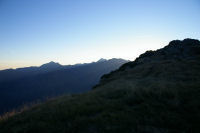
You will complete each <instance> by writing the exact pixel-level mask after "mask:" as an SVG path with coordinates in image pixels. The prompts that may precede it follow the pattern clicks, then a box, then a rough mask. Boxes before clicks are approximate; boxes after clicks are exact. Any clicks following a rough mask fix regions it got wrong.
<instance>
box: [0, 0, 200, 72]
mask: <svg viewBox="0 0 200 133" xmlns="http://www.w3.org/2000/svg"><path fill="white" fill-rule="evenodd" d="M199 23H200V1H199V0H166V1H163V0H0V69H6V68H16V67H24V66H38V65H41V64H43V63H46V62H49V61H56V62H59V63H61V64H65V65H66V64H75V63H83V62H91V61H96V60H98V59H99V58H107V59H110V58H124V59H129V60H134V59H135V58H136V57H137V56H138V55H139V54H141V53H143V52H145V51H146V50H155V49H158V48H161V47H163V46H165V45H167V44H168V42H169V41H171V40H174V39H184V38H195V39H200V24H199Z"/></svg>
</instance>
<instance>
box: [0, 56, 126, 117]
mask: <svg viewBox="0 0 200 133" xmlns="http://www.w3.org/2000/svg"><path fill="white" fill-rule="evenodd" d="M126 62H127V61H126V60H123V59H110V60H105V61H103V62H93V63H87V64H79V65H71V66H62V65H60V64H58V63H55V62H50V63H47V64H44V65H42V66H40V67H34V69H33V68H32V67H28V68H21V69H16V70H12V71H13V72H12V74H11V73H7V75H6V71H1V72H0V76H2V77H1V78H2V79H3V80H4V82H2V83H0V114H2V113H3V112H7V111H9V110H12V109H16V108H19V107H20V106H23V105H24V104H29V103H35V102H37V101H38V100H40V101H42V100H44V99H46V98H49V97H55V96H59V95H63V94H74V93H81V92H86V91H88V90H90V89H91V88H92V86H94V85H95V84H97V83H98V81H99V79H100V77H101V76H102V75H103V74H106V73H109V72H110V71H113V70H116V69H118V68H119V67H120V66H121V65H122V64H124V63H126ZM2 72H4V75H6V76H5V78H3V77H4V76H3V75H1V74H2ZM10 74H11V75H10ZM6 79H7V80H6ZM11 79H12V80H11ZM77 83H78V84H77Z"/></svg>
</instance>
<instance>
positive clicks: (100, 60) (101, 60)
mask: <svg viewBox="0 0 200 133" xmlns="http://www.w3.org/2000/svg"><path fill="white" fill-rule="evenodd" d="M103 61H107V60H106V59H104V58H101V59H99V60H98V61H97V62H103Z"/></svg>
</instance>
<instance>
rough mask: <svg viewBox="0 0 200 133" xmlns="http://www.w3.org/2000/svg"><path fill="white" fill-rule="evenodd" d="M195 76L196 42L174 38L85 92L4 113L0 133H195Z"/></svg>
mask: <svg viewBox="0 0 200 133" xmlns="http://www.w3.org/2000/svg"><path fill="white" fill-rule="evenodd" d="M89 70H90V71H91V69H89ZM89 77H90V75H88V78H89ZM199 77H200V41H199V40H195V39H184V40H174V41H171V42H170V43H169V44H168V45H167V46H165V47H164V48H161V49H158V50H156V51H147V52H145V53H143V54H141V55H140V56H139V57H138V58H137V59H136V60H135V61H131V62H128V63H125V64H123V65H122V66H121V67H119V69H117V70H114V71H112V72H110V73H108V74H105V75H103V76H102V77H101V79H100V81H99V83H97V84H96V85H95V86H94V87H93V89H92V90H90V91H88V92H85V93H81V94H76V95H65V96H60V97H58V98H56V99H50V100H48V101H46V102H44V103H41V104H36V105H34V106H32V107H30V108H24V110H22V111H21V112H11V113H7V114H5V115H3V116H2V117H1V119H0V131H1V133H8V132H9V133H21V132H23V133H35V132H37V133H43V132H48V133H57V132H59V133H122V132H123V133H199V132H200V127H199V123H200V115H199V110H200V102H199V101H200V78H199ZM91 79H92V78H90V79H89V80H91ZM76 83H77V84H80V83H81V80H77V82H76Z"/></svg>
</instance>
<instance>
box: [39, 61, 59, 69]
mask: <svg viewBox="0 0 200 133" xmlns="http://www.w3.org/2000/svg"><path fill="white" fill-rule="evenodd" d="M60 67H62V65H60V64H59V63H57V62H54V61H50V62H49V63H46V64H43V65H41V66H40V68H53V69H54V68H60Z"/></svg>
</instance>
